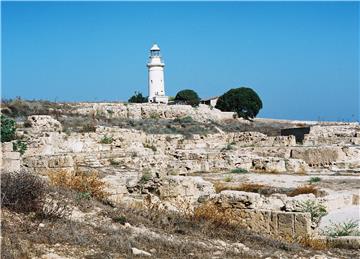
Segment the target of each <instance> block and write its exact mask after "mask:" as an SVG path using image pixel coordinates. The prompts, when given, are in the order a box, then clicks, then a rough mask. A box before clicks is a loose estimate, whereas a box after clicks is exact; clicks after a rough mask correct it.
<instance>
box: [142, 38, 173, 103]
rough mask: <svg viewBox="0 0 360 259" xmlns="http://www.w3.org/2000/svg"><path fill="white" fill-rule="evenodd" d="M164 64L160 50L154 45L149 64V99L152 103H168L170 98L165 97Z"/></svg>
mask: <svg viewBox="0 0 360 259" xmlns="http://www.w3.org/2000/svg"><path fill="white" fill-rule="evenodd" d="M164 66H165V64H164V62H163V61H162V59H161V56H160V48H159V46H158V45H156V44H154V45H153V46H152V48H151V49H150V57H149V63H148V64H147V67H148V71H149V97H148V101H149V102H150V103H166V104H167V103H168V100H169V98H168V96H166V95H165V86H164V85H165V84H164Z"/></svg>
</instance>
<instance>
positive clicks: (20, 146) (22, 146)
mask: <svg viewBox="0 0 360 259" xmlns="http://www.w3.org/2000/svg"><path fill="white" fill-rule="evenodd" d="M26 149H27V144H26V143H25V142H23V141H21V140H17V141H16V142H14V143H13V151H17V152H20V154H21V155H23V154H24V153H25V151H26Z"/></svg>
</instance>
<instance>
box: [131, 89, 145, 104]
mask: <svg viewBox="0 0 360 259" xmlns="http://www.w3.org/2000/svg"><path fill="white" fill-rule="evenodd" d="M128 102H129V103H147V102H148V100H147V98H146V97H144V96H143V95H142V93H141V92H138V91H135V93H134V95H133V96H131V97H130V99H129V100H128Z"/></svg>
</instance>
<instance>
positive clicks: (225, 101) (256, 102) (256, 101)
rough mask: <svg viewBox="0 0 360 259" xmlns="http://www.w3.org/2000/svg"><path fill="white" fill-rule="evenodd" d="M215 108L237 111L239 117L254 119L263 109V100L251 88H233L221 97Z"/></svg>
mask: <svg viewBox="0 0 360 259" xmlns="http://www.w3.org/2000/svg"><path fill="white" fill-rule="evenodd" d="M215 108H217V109H219V110H221V111H228V112H236V113H237V115H238V116H239V117H242V118H244V119H247V120H248V119H252V118H254V117H256V115H257V114H258V113H259V111H260V110H261V109H262V101H261V99H260V97H259V96H258V95H257V93H256V92H255V91H254V90H252V89H251V88H247V87H240V88H235V89H231V90H229V91H228V92H226V93H225V94H223V95H222V96H220V97H219V99H218V101H217V103H216V106H215Z"/></svg>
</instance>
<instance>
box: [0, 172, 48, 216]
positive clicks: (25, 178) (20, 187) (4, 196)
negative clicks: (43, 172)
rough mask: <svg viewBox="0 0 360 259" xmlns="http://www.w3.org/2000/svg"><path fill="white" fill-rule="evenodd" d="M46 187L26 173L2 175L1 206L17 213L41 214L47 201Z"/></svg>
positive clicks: (36, 177) (39, 180)
mask: <svg viewBox="0 0 360 259" xmlns="http://www.w3.org/2000/svg"><path fill="white" fill-rule="evenodd" d="M45 190H46V185H45V183H44V182H43V181H42V180H41V179H40V177H38V176H36V175H32V174H30V173H28V172H26V171H21V172H16V173H3V174H2V175H1V206H3V207H5V208H8V209H11V210H13V211H16V212H22V213H28V212H40V211H41V210H42V207H43V204H44V200H45Z"/></svg>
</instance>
